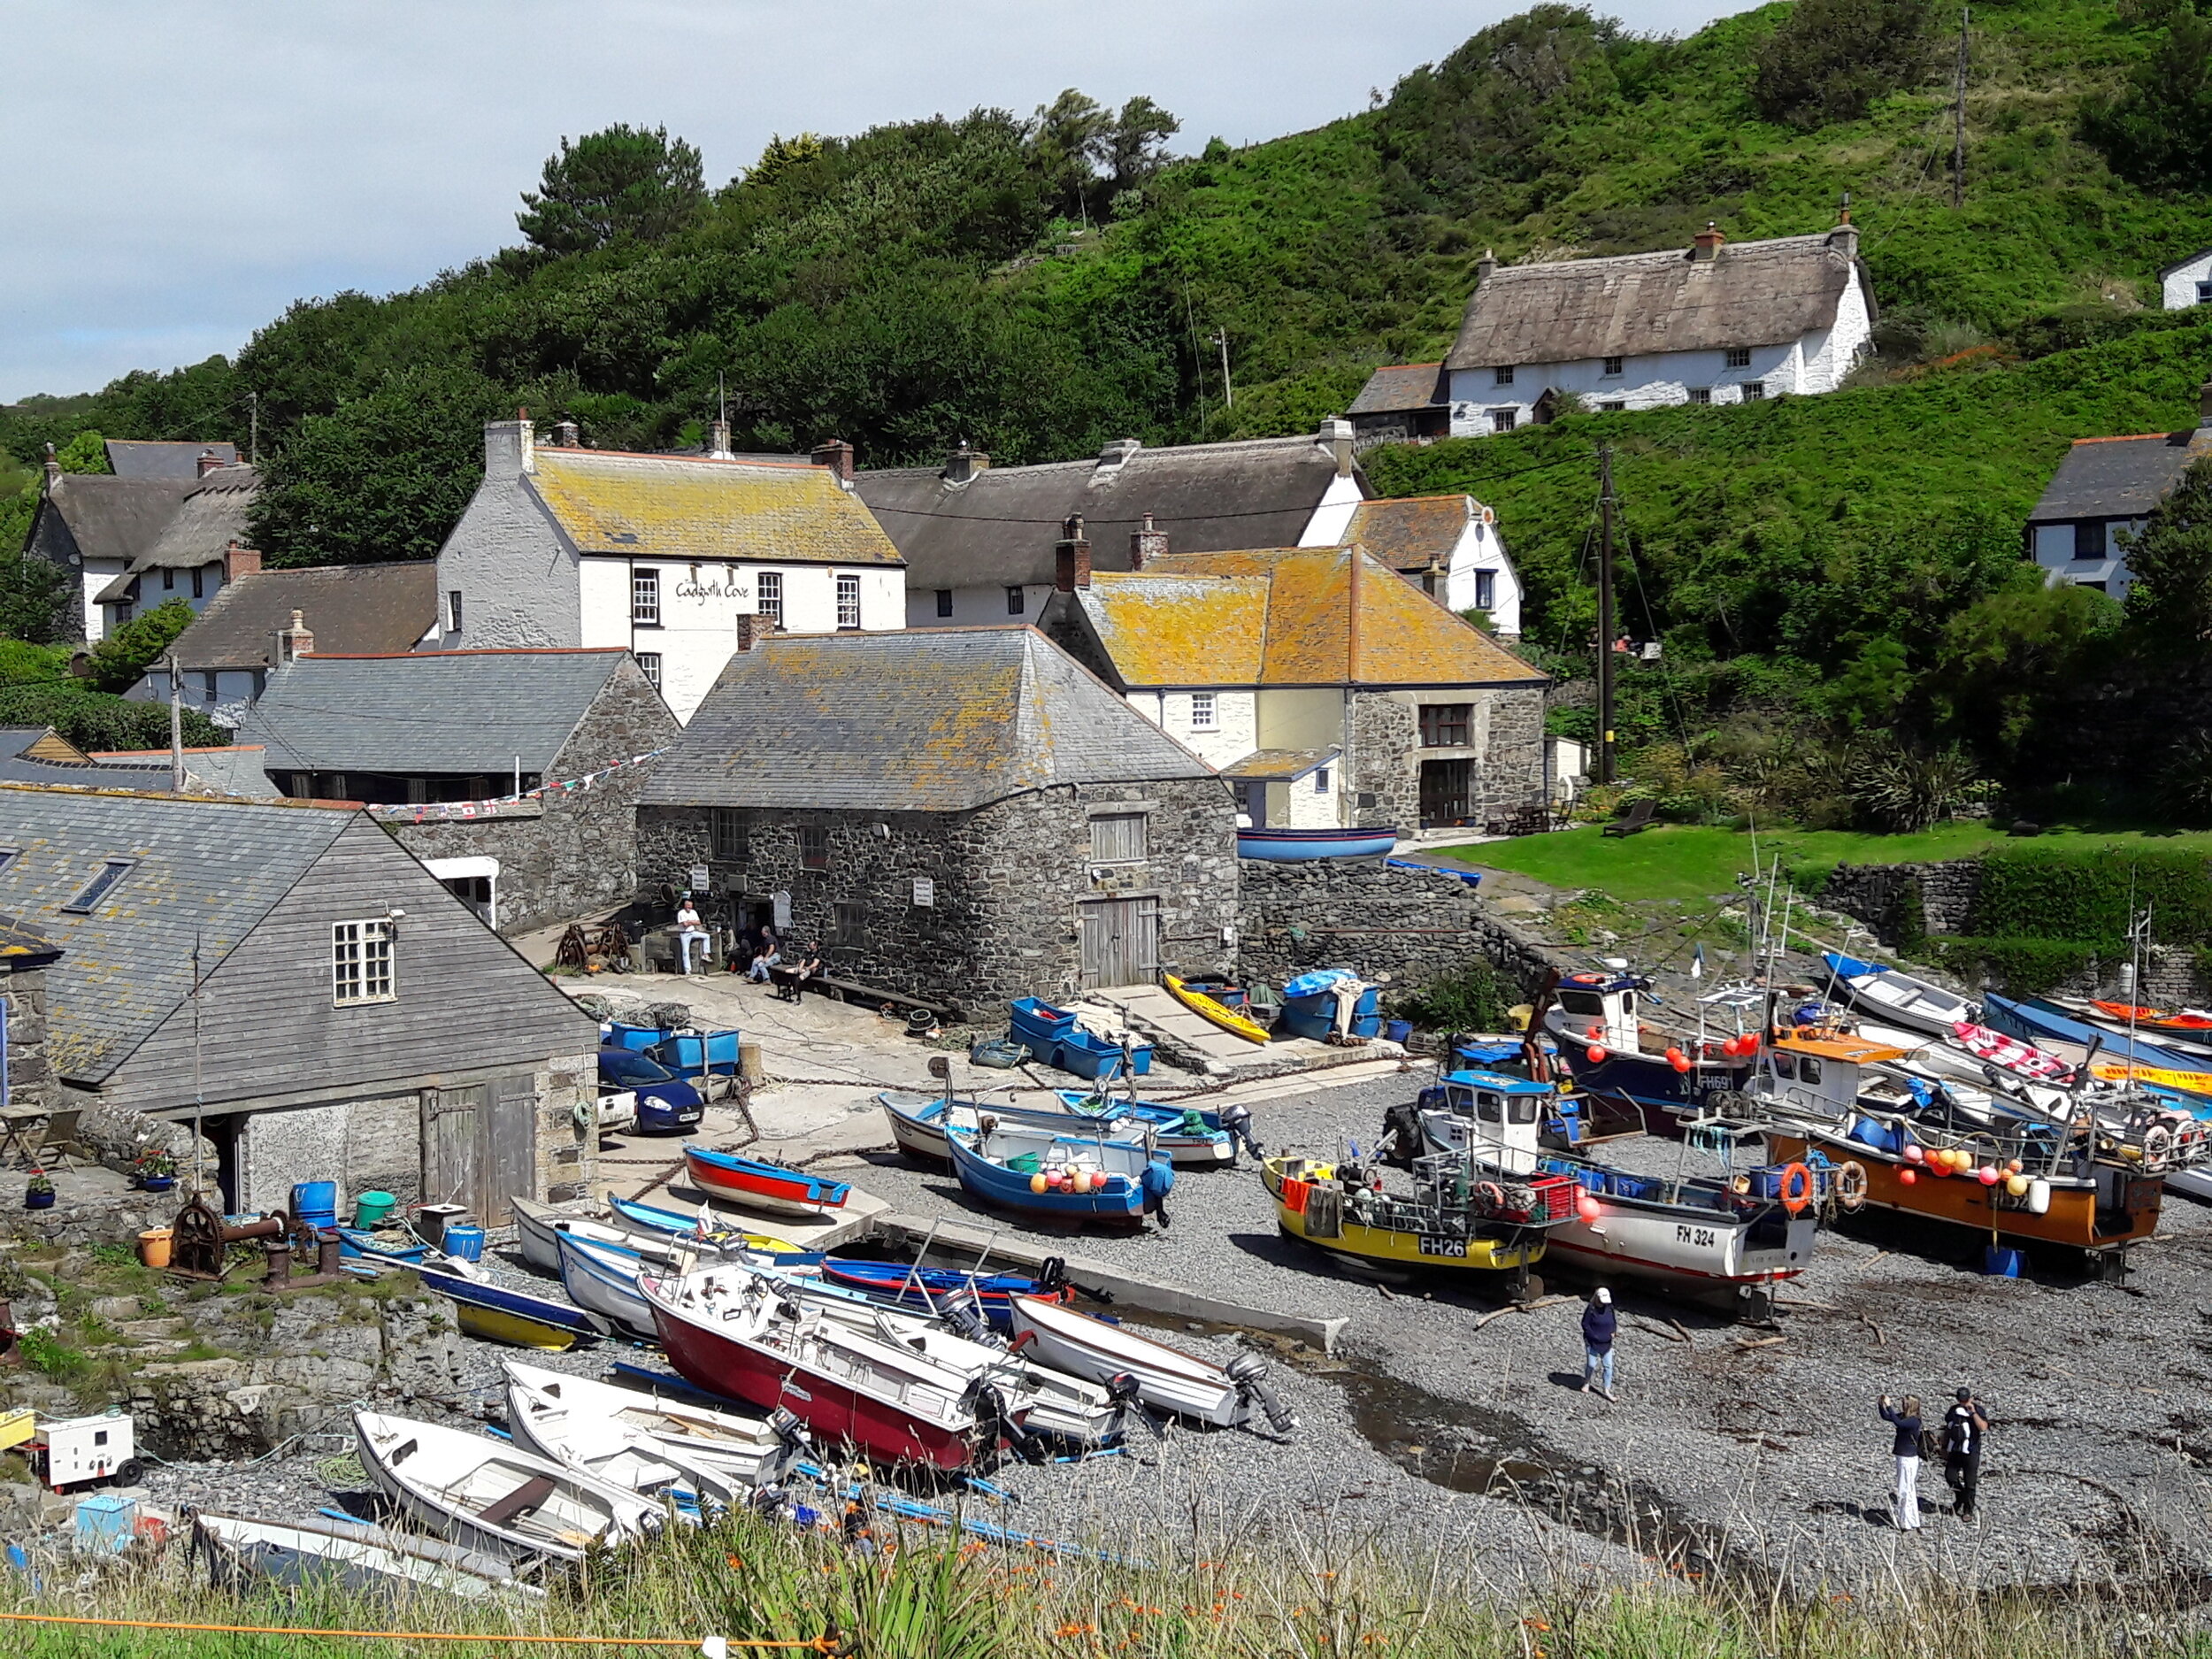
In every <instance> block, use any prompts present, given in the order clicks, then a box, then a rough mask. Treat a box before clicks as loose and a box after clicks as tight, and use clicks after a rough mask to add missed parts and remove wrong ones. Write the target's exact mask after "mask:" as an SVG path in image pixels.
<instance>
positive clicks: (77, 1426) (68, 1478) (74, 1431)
mask: <svg viewBox="0 0 2212 1659" xmlns="http://www.w3.org/2000/svg"><path fill="white" fill-rule="evenodd" d="M26 1449H27V1451H28V1452H29V1453H30V1454H31V1467H32V1468H33V1469H35V1471H38V1473H39V1475H40V1477H41V1478H42V1479H44V1481H45V1482H46V1484H47V1485H48V1486H50V1487H52V1488H53V1489H54V1490H55V1491H56V1492H64V1491H66V1490H67V1489H68V1488H70V1487H71V1486H85V1485H87V1484H88V1483H89V1482H92V1481H95V1480H111V1481H113V1482H115V1484H116V1485H118V1486H136V1485H137V1484H138V1483H139V1480H140V1479H141V1478H142V1477H143V1476H144V1474H145V1472H146V1466H145V1464H143V1463H140V1462H139V1461H138V1443H137V1435H136V1432H135V1427H134V1425H133V1423H132V1421H131V1418H130V1416H129V1414H128V1413H127V1412H122V1411H113V1412H102V1413H101V1414H100V1415H99V1416H97V1417H41V1418H40V1419H39V1423H38V1432H37V1433H36V1434H35V1436H34V1437H33V1438H32V1440H31V1441H30V1444H29V1445H28V1446H27V1448H26Z"/></svg>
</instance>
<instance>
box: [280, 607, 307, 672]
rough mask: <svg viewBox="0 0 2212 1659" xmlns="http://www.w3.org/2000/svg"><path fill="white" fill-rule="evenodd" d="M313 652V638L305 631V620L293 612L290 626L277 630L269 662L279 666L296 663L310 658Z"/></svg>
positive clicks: (298, 613)
mask: <svg viewBox="0 0 2212 1659" xmlns="http://www.w3.org/2000/svg"><path fill="white" fill-rule="evenodd" d="M314 652H315V636H314V635H313V634H310V633H309V632H308V631H307V618H305V617H304V616H303V614H302V613H301V612H299V611H294V612H293V613H292V626H290V627H288V628H279V629H278V630H277V634H276V649H274V650H273V651H272V652H270V653H269V660H270V661H271V662H272V663H273V664H279V665H281V664H285V663H292V662H297V661H298V660H299V659H300V658H301V657H311V656H313V655H314Z"/></svg>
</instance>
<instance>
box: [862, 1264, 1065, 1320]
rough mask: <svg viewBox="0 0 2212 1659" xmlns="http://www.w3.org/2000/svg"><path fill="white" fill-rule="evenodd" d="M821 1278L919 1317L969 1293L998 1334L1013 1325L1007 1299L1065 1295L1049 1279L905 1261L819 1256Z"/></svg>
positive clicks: (1009, 1303) (1010, 1302)
mask: <svg viewBox="0 0 2212 1659" xmlns="http://www.w3.org/2000/svg"><path fill="white" fill-rule="evenodd" d="M1047 1265H1048V1266H1049V1265H1050V1263H1048V1264H1047ZM822 1278H823V1280H824V1282H826V1283H827V1284H832V1285H838V1286H843V1287H844V1288H845V1289H848V1290H857V1291H863V1292H865V1293H866V1294H868V1295H870V1296H872V1297H873V1298H874V1299H875V1300H876V1301H878V1302H889V1303H891V1304H892V1305H894V1306H895V1307H900V1308H910V1309H912V1310H915V1311H916V1312H918V1313H934V1312H936V1311H937V1309H938V1308H939V1306H941V1304H942V1303H943V1302H944V1300H945V1298H946V1297H948V1296H961V1295H965V1294H968V1293H969V1292H971V1291H972V1292H973V1293H974V1294H975V1298H976V1302H977V1303H978V1305H979V1307H981V1309H982V1310H983V1316H984V1317H985V1318H987V1319H988V1320H989V1321H990V1322H991V1324H992V1325H995V1327H997V1328H998V1329H999V1330H1002V1331H1005V1330H1010V1329H1011V1328H1012V1326H1013V1302H1012V1301H1011V1300H1010V1299H1011V1298H1013V1297H1015V1296H1055V1295H1060V1294H1064V1292H1062V1291H1061V1289H1060V1287H1059V1286H1056V1284H1054V1283H1052V1282H1051V1281H1050V1280H1049V1279H1031V1278H1029V1277H1028V1276H1027V1275H1025V1274H1022V1273H967V1272H963V1271H960V1270H959V1269H958V1268H956V1267H917V1266H915V1265H914V1264H913V1263H910V1262H841V1261H839V1260H838V1259H837V1258H836V1257H834V1256H829V1257H825V1258H824V1260H823V1263H822Z"/></svg>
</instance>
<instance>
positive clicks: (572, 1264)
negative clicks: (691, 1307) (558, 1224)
mask: <svg viewBox="0 0 2212 1659" xmlns="http://www.w3.org/2000/svg"><path fill="white" fill-rule="evenodd" d="M554 1242H555V1243H556V1244H557V1246H558V1247H559V1248H560V1252H561V1288H562V1289H563V1290H565V1291H566V1292H567V1293H568V1299H569V1300H570V1301H571V1302H574V1303H575V1304H576V1305H577V1306H578V1307H579V1308H581V1309H583V1310H584V1311H585V1312H587V1313H595V1314H598V1315H600V1316H601V1317H603V1318H604V1319H606V1320H607V1321H608V1322H609V1323H611V1325H614V1326H615V1327H616V1328H617V1329H618V1330H619V1331H621V1332H622V1333H624V1334H625V1335H626V1336H634V1337H636V1338H638V1339H639V1340H641V1341H646V1342H657V1341H658V1340H660V1336H659V1333H658V1332H657V1330H656V1328H655V1326H654V1325H653V1310H652V1309H651V1308H649V1307H648V1306H647V1305H646V1302H645V1298H644V1297H643V1296H642V1295H641V1294H638V1287H637V1276H638V1270H639V1269H640V1268H641V1267H642V1266H643V1265H644V1257H642V1256H640V1255H639V1254H638V1253H637V1252H636V1251H635V1250H626V1249H624V1248H622V1247H621V1246H619V1245H615V1244H601V1243H598V1242H596V1241H595V1240H590V1239H585V1238H580V1237H579V1236H578V1235H576V1234H575V1233H556V1234H555V1235H554Z"/></svg>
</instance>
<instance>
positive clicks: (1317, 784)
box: [1313, 766, 1329, 795]
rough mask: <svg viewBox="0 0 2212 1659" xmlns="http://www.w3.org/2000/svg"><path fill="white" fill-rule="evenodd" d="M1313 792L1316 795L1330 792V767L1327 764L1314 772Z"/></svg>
mask: <svg viewBox="0 0 2212 1659" xmlns="http://www.w3.org/2000/svg"><path fill="white" fill-rule="evenodd" d="M1313 792H1314V794H1316V795H1326V794H1328V793H1329V769H1328V768H1327V767H1326V766H1324V767H1323V768H1322V769H1321V770H1320V771H1319V772H1315V773H1314V774H1313Z"/></svg>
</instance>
